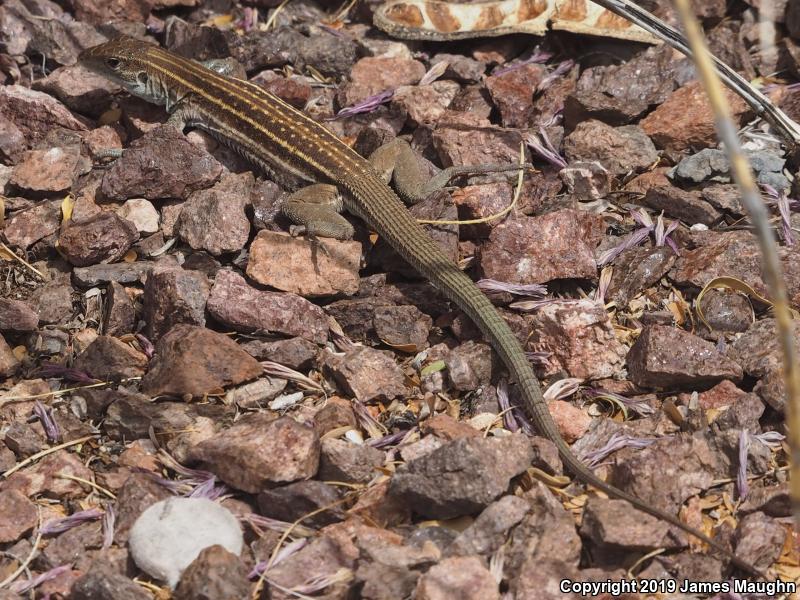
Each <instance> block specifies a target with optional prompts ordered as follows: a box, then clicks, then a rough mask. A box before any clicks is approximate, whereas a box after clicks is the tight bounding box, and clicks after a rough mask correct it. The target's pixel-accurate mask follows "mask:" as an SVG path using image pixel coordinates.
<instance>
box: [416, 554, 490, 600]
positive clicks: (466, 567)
mask: <svg viewBox="0 0 800 600" xmlns="http://www.w3.org/2000/svg"><path fill="white" fill-rule="evenodd" d="M415 598H417V599H418V600H500V591H499V589H498V585H497V580H496V579H495V578H494V576H493V575H492V574H491V573H490V572H489V570H488V569H487V568H486V567H485V566H484V565H483V561H481V559H480V558H478V557H477V556H463V557H452V558H446V559H444V560H443V561H441V562H440V563H439V564H437V565H434V566H433V567H431V568H430V569H429V570H428V571H427V572H426V573H425V574H424V575H423V576H422V577H420V578H419V581H418V582H417V589H416V595H415Z"/></svg>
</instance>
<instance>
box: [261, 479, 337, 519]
mask: <svg viewBox="0 0 800 600" xmlns="http://www.w3.org/2000/svg"><path fill="white" fill-rule="evenodd" d="M341 499H342V494H341V492H340V491H339V489H337V487H336V486H333V485H329V484H327V483H324V482H322V481H316V480H313V479H312V480H309V481H295V482H294V483H290V484H288V485H282V486H280V487H276V488H272V489H267V490H264V491H263V492H261V493H260V494H259V495H258V507H259V514H261V515H263V516H265V517H269V518H271V519H278V520H279V521H286V522H287V523H292V522H294V521H296V520H297V519H300V518H301V517H303V516H305V515H308V514H310V513H313V512H315V511H317V510H319V509H321V508H323V507H330V508H329V509H328V510H324V511H321V512H319V513H317V514H315V515H312V516H309V517H307V518H306V519H303V522H304V523H305V524H306V525H307V526H308V527H325V526H326V525H330V524H331V523H336V522H338V521H342V520H344V519H345V518H346V514H345V511H344V510H343V509H342V508H341V507H340V506H337V505H336V503H337V502H339V501H340V500H341Z"/></svg>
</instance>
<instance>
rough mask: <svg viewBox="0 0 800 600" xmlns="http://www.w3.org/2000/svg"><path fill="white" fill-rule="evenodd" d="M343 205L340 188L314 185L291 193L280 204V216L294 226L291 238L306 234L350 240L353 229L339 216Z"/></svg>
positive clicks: (322, 184) (325, 184) (326, 184)
mask: <svg viewBox="0 0 800 600" xmlns="http://www.w3.org/2000/svg"><path fill="white" fill-rule="evenodd" d="M343 205H344V202H343V199H342V195H341V193H340V192H339V189H338V188H337V187H336V186H335V185H330V184H328V183H315V184H313V185H309V186H307V187H304V188H302V189H299V190H297V191H296V192H294V193H293V194H291V195H290V196H289V197H288V198H287V199H286V201H285V202H284V203H283V207H282V211H283V214H284V215H286V216H287V217H289V219H291V221H292V222H293V223H295V225H294V226H293V227H292V228H291V230H290V232H291V233H292V235H298V234H302V233H306V234H308V235H309V236H312V237H314V236H320V237H329V238H335V239H337V240H349V239H352V238H353V232H354V230H353V226H352V225H351V223H350V221H348V220H347V219H345V218H344V217H343V216H342V215H340V214H339V213H340V212H341V211H342V208H343Z"/></svg>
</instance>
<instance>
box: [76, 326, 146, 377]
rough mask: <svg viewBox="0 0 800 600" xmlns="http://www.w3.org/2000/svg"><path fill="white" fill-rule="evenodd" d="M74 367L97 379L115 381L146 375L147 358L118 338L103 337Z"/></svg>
mask: <svg viewBox="0 0 800 600" xmlns="http://www.w3.org/2000/svg"><path fill="white" fill-rule="evenodd" d="M74 366H75V368H76V369H80V370H82V371H86V372H87V373H89V374H90V375H91V376H92V377H94V378H95V379H100V380H103V381H107V380H110V381H114V380H117V379H125V378H128V377H141V376H142V375H144V371H145V368H146V367H147V357H146V356H145V355H144V354H142V353H141V352H138V351H136V350H134V349H133V348H131V347H130V346H129V345H128V344H126V343H124V342H122V341H121V340H119V339H118V338H115V337H111V336H108V335H101V336H98V337H97V339H95V340H94V341H93V342H92V343H91V344H90V345H89V347H88V348H86V350H84V351H83V352H82V353H81V354H80V355H78V357H77V358H76V359H75V364H74Z"/></svg>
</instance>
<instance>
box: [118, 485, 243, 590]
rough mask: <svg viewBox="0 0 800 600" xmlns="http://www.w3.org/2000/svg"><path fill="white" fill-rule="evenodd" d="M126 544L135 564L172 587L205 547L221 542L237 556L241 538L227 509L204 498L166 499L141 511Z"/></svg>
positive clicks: (236, 523)
mask: <svg viewBox="0 0 800 600" xmlns="http://www.w3.org/2000/svg"><path fill="white" fill-rule="evenodd" d="M128 545H129V549H130V553H131V556H132V557H133V560H134V562H135V563H136V565H137V566H138V567H139V568H140V569H141V570H142V571H144V572H145V573H147V574H148V575H150V576H151V577H154V578H156V579H160V580H162V581H166V582H167V583H168V584H169V585H170V587H172V588H174V587H175V586H176V585H177V584H178V581H180V578H181V574H182V573H183V571H184V569H186V567H188V566H189V565H190V564H191V563H192V561H194V559H195V558H197V555H198V554H200V552H201V551H202V550H203V549H204V548H208V547H209V546H214V545H220V546H222V547H223V548H225V549H226V550H228V551H229V552H232V553H234V554H236V555H239V554H240V553H241V552H242V546H243V545H244V540H243V538H242V528H241V526H240V525H239V521H238V520H237V519H236V517H235V516H234V515H233V513H231V512H230V511H229V510H228V509H226V508H223V507H222V506H220V505H219V504H217V503H216V502H213V501H211V500H207V499H205V498H178V497H176V498H168V499H166V500H162V501H161V502H156V503H155V504H153V505H152V506H151V507H150V508H148V509H147V510H146V511H144V512H143V513H142V514H141V515H139V518H138V519H136V522H135V523H134V524H133V527H132V528H131V533H130V537H129V539H128Z"/></svg>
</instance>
